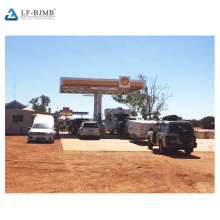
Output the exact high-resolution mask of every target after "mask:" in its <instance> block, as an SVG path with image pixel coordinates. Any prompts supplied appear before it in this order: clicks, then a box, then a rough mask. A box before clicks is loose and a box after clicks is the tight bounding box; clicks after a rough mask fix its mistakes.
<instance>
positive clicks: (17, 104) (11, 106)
mask: <svg viewBox="0 0 220 220" xmlns="http://www.w3.org/2000/svg"><path fill="white" fill-rule="evenodd" d="M26 107H27V106H26V105H23V104H21V103H20V102H18V101H16V100H14V101H12V102H9V103H6V104H5V109H16V108H18V109H23V108H26Z"/></svg>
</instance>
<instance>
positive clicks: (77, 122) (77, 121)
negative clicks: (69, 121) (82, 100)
mask: <svg viewBox="0 0 220 220" xmlns="http://www.w3.org/2000/svg"><path fill="white" fill-rule="evenodd" d="M84 121H88V119H79V120H76V123H75V124H76V125H81V124H82V122H84Z"/></svg>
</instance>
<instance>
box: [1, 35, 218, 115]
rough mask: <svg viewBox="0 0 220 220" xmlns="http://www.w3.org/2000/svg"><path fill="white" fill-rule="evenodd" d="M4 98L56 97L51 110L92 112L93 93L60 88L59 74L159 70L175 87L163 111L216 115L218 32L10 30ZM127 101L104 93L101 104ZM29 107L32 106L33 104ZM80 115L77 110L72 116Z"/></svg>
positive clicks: (152, 72)
mask: <svg viewBox="0 0 220 220" xmlns="http://www.w3.org/2000/svg"><path fill="white" fill-rule="evenodd" d="M5 50H6V51H5V59H6V64H5V65H6V69H5V70H6V73H5V102H6V103H8V102H10V101H13V100H14V76H15V82H16V83H15V99H16V100H17V101H19V102H21V103H23V104H28V102H29V100H31V99H32V98H35V97H37V96H41V95H46V96H49V97H50V98H51V104H50V107H51V108H52V111H53V112H54V111H56V110H57V109H58V110H61V109H62V108H63V107H70V109H71V110H73V111H88V112H89V117H92V116H93V98H92V97H84V96H82V95H75V94H74V95H72V94H60V93H59V85H60V77H85V78H106V79H108V78H110V79H118V78H119V76H123V75H126V76H131V78H132V79H137V77H136V75H137V74H139V73H142V74H144V75H146V77H148V78H151V77H152V78H154V77H155V76H157V79H158V80H157V83H158V85H161V86H164V85H168V86H169V92H170V93H172V97H170V98H169V99H168V101H167V105H168V110H166V111H164V112H161V115H162V116H165V115H168V114H177V115H179V116H181V117H183V118H185V119H201V118H203V117H205V116H215V112H214V109H215V106H214V105H215V92H214V91H215V88H214V84H215V81H214V80H215V74H214V37H213V36H6V38H5ZM119 106H122V107H126V106H124V105H121V104H119V103H117V102H115V101H113V99H112V98H111V96H103V103H102V110H103V111H104V109H105V108H109V107H119ZM29 107H31V106H30V105H29ZM73 117H78V116H73Z"/></svg>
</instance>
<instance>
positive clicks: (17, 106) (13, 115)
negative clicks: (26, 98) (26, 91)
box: [5, 100, 35, 134]
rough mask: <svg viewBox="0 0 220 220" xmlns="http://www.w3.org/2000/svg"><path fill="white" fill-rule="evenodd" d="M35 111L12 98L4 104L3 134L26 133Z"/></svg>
mask: <svg viewBox="0 0 220 220" xmlns="http://www.w3.org/2000/svg"><path fill="white" fill-rule="evenodd" d="M34 112H35V111H34V110H33V109H31V108H28V107H27V106H25V105H23V104H21V103H20V102H18V101H16V100H14V101H12V102H10V103H7V104H6V105H5V134H27V133H28V131H29V127H31V126H32V123H33V119H34V114H33V113H34Z"/></svg>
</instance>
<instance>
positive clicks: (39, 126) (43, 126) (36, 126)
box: [33, 124, 53, 129]
mask: <svg viewBox="0 0 220 220" xmlns="http://www.w3.org/2000/svg"><path fill="white" fill-rule="evenodd" d="M33 128H39V129H51V128H53V126H52V125H48V124H34V125H33Z"/></svg>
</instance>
